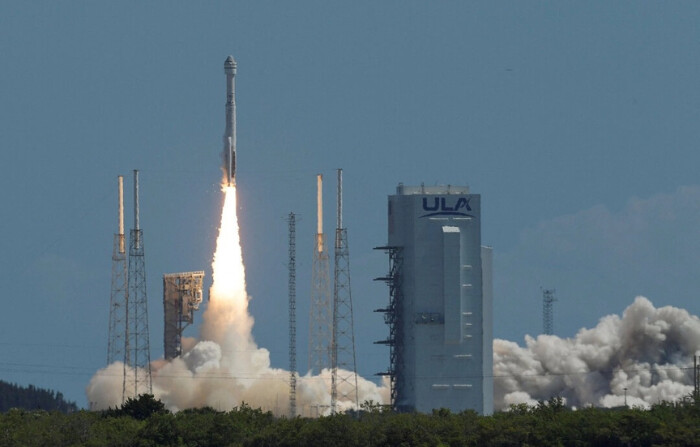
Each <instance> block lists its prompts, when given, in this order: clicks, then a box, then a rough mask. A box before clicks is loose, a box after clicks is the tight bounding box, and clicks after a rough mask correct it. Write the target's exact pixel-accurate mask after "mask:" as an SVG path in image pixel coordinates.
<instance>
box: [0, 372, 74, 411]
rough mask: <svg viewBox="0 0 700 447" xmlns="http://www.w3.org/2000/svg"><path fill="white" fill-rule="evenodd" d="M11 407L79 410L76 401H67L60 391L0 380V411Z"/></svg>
mask: <svg viewBox="0 0 700 447" xmlns="http://www.w3.org/2000/svg"><path fill="white" fill-rule="evenodd" d="M10 408H24V409H28V410H46V411H60V412H63V413H71V412H74V411H78V406H77V405H76V404H75V402H69V401H66V400H65V399H64V398H63V394H61V393H60V392H56V391H52V390H46V389H43V388H37V387H35V386H34V385H29V386H27V387H23V386H19V385H16V384H14V383H8V382H4V381H2V380H0V411H2V412H5V411H7V410H9V409H10Z"/></svg>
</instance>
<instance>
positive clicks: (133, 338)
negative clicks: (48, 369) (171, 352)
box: [123, 170, 153, 400]
mask: <svg viewBox="0 0 700 447" xmlns="http://www.w3.org/2000/svg"><path fill="white" fill-rule="evenodd" d="M126 319H127V332H126V346H125V349H126V353H125V356H124V357H125V362H124V386H123V396H124V400H126V398H127V397H130V396H133V397H137V396H139V395H140V394H152V392H153V387H152V383H151V349H150V345H149V341H148V298H147V295H146V262H145V258H144V250H143V230H142V229H141V228H139V171H137V170H134V228H133V229H132V230H131V232H130V237H129V301H128V305H127V318H126Z"/></svg>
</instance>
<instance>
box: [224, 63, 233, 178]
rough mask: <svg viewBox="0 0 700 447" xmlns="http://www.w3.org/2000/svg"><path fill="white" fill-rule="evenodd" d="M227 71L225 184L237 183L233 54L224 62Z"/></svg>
mask: <svg viewBox="0 0 700 447" xmlns="http://www.w3.org/2000/svg"><path fill="white" fill-rule="evenodd" d="M224 72H225V73H226V131H225V132H224V151H223V154H222V155H223V157H222V158H223V165H222V166H221V169H222V170H223V172H224V179H223V181H224V185H225V186H234V185H235V184H236V81H235V80H234V78H235V76H236V61H235V60H233V56H229V57H228V58H226V61H225V62H224Z"/></svg>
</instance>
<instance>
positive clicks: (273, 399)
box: [87, 186, 389, 416]
mask: <svg viewBox="0 0 700 447" xmlns="http://www.w3.org/2000/svg"><path fill="white" fill-rule="evenodd" d="M223 191H224V207H223V210H222V214H221V226H220V228H219V235H218V238H217V242H216V252H215V253H214V260H213V262H212V272H213V284H212V287H211V289H210V301H209V303H208V304H207V309H206V311H205V313H204V317H203V320H204V321H203V324H202V327H201V331H200V332H201V340H200V341H197V340H193V339H186V340H183V351H184V354H183V355H182V357H178V358H175V359H173V360H172V361H169V362H167V361H165V360H159V361H156V362H153V364H152V366H151V368H152V375H153V393H154V395H155V396H156V397H157V398H158V399H160V400H161V401H162V402H163V403H164V404H165V405H166V407H167V408H168V409H170V410H173V411H178V410H182V409H185V408H196V407H203V406H209V407H212V408H215V409H218V410H229V409H232V408H234V407H236V406H240V405H241V404H242V403H243V402H245V403H246V404H248V405H250V406H252V407H254V408H257V407H260V408H263V409H264V410H271V411H273V412H274V413H275V414H277V415H286V414H288V409H289V372H288V371H284V370H283V369H277V368H272V367H271V366H270V353H269V351H268V350H267V349H265V348H260V347H258V346H257V344H256V343H255V341H254V339H253V336H252V328H253V323H254V320H253V317H252V316H251V315H250V314H249V313H248V300H249V297H248V294H247V292H246V284H245V267H244V264H243V256H242V252H241V244H240V238H239V228H238V219H237V216H236V188H235V186H224V188H223ZM122 371H123V369H122V364H121V363H120V362H115V363H113V364H111V365H109V366H107V367H106V368H104V369H102V370H100V371H98V372H97V374H95V376H94V377H93V378H92V380H91V381H90V383H89V385H88V387H87V395H88V401H89V402H91V407H92V409H96V410H99V409H106V408H109V407H118V406H119V405H121V403H122V380H123V372H122ZM127 374H129V372H127ZM127 377H128V376H127ZM330 383H331V372H330V370H327V369H325V370H323V371H322V372H321V373H320V374H319V375H317V376H311V375H309V374H307V375H306V376H302V377H299V378H298V379H297V389H296V396H297V408H298V411H299V414H300V415H302V416H318V415H322V414H328V413H329V412H330V407H329V406H330V401H331V396H330ZM358 393H359V400H360V402H364V401H365V400H373V401H374V402H378V403H382V402H388V400H389V397H388V396H389V389H388V386H387V385H386V383H385V384H384V385H383V386H378V385H376V384H375V383H373V382H371V381H369V380H366V379H363V378H361V377H358ZM126 397H130V396H126ZM338 407H339V408H338V409H339V410H340V411H343V410H347V409H350V408H352V407H354V403H352V402H342V401H341V402H338Z"/></svg>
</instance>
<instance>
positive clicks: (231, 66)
mask: <svg viewBox="0 0 700 447" xmlns="http://www.w3.org/2000/svg"><path fill="white" fill-rule="evenodd" d="M224 70H226V72H229V71H231V72H233V73H235V72H236V61H235V60H233V56H229V57H227V58H226V61H225V62H224Z"/></svg>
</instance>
